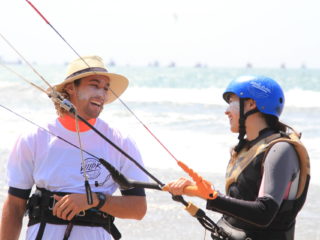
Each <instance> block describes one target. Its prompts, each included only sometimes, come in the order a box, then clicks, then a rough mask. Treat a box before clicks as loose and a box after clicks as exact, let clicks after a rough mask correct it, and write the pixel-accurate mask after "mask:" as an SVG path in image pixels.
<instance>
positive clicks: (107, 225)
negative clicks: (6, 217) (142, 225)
mask: <svg viewBox="0 0 320 240" xmlns="http://www.w3.org/2000/svg"><path fill="white" fill-rule="evenodd" d="M54 194H55V195H58V196H64V195H67V194H70V193H65V192H51V191H48V190H46V189H44V188H38V187H37V190H36V191H35V193H34V194H33V195H32V196H31V197H30V198H29V200H28V202H27V212H26V214H28V216H29V222H28V227H29V226H32V225H34V224H37V223H40V227H39V231H38V233H37V236H36V240H41V239H42V236H43V233H44V230H45V227H46V224H47V223H50V224H57V225H66V226H67V228H66V231H65V233H64V237H63V240H67V239H68V238H69V236H70V233H71V231H72V228H73V226H74V225H78V226H89V227H102V228H104V229H105V230H106V231H107V232H108V233H109V234H111V235H112V237H113V238H114V239H115V240H118V239H120V238H121V233H120V232H119V230H118V229H117V227H116V226H115V225H114V223H113V222H114V217H113V216H111V215H109V214H107V213H105V212H101V211H98V210H95V209H88V210H86V211H82V212H80V213H79V214H78V215H76V216H75V217H74V218H73V219H72V220H71V221H68V220H63V219H61V218H58V217H56V216H53V215H52V209H53V207H54V205H55V203H56V202H55V199H54V198H53V195H54Z"/></svg>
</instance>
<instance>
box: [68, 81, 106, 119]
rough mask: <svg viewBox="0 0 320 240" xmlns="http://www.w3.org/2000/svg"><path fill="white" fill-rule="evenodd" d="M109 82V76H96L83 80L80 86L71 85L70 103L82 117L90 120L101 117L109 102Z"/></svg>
mask: <svg viewBox="0 0 320 240" xmlns="http://www.w3.org/2000/svg"><path fill="white" fill-rule="evenodd" d="M109 82H110V79H109V78H108V77H107V76H101V75H94V76H88V77H84V78H82V79H81V80H80V84H79V85H78V86H74V85H73V84H71V86H70V87H71V88H72V90H71V91H70V92H69V94H70V101H71V102H72V103H73V104H74V105H75V107H76V108H77V111H78V114H79V115H80V116H81V117H83V118H84V119H86V120H90V119H92V118H97V117H98V116H99V114H100V113H101V111H102V109H103V104H104V102H105V101H106V100H107V96H108V95H107V93H108V89H109Z"/></svg>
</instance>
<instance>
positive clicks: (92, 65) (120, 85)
mask: <svg viewBox="0 0 320 240" xmlns="http://www.w3.org/2000/svg"><path fill="white" fill-rule="evenodd" d="M66 75H67V77H66V79H65V80H64V81H63V82H62V83H60V84H57V85H55V86H54V88H55V90H56V91H58V92H62V90H63V88H64V86H65V85H66V84H67V83H71V82H73V81H75V80H77V79H80V78H84V77H88V76H91V75H102V76H107V77H109V79H110V90H111V91H110V92H109V93H110V94H109V95H108V98H107V100H106V101H105V103H104V104H107V103H111V102H113V101H114V100H115V99H117V97H119V96H120V95H121V94H122V93H123V92H124V91H125V90H126V88H127V87H128V83H129V81H128V79H127V78H126V77H124V76H122V75H119V74H115V73H109V72H108V71H107V69H106V67H105V65H104V63H103V60H102V58H100V57H98V56H85V57H82V58H78V59H76V60H74V61H72V62H71V63H70V64H69V66H68V68H67V74H66ZM113 93H114V94H113Z"/></svg>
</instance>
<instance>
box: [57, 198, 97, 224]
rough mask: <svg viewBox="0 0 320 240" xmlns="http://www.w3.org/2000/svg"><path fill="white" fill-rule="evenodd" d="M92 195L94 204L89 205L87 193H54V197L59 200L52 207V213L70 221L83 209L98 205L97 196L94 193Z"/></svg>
mask: <svg viewBox="0 0 320 240" xmlns="http://www.w3.org/2000/svg"><path fill="white" fill-rule="evenodd" d="M92 197H93V204H92V205H89V204H88V202H87V196H86V194H80V193H74V194H69V195H65V196H63V197H61V196H58V195H54V199H55V200H56V201H57V202H56V204H55V205H54V207H53V209H52V214H53V215H54V216H57V217H58V218H61V219H63V220H68V221H70V220H71V219H72V218H73V217H74V216H75V215H77V214H79V213H80V212H81V211H85V210H87V209H89V208H92V207H95V206H97V205H98V199H97V196H96V195H95V194H92Z"/></svg>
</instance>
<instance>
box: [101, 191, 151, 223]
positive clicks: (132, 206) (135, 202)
mask: <svg viewBox="0 0 320 240" xmlns="http://www.w3.org/2000/svg"><path fill="white" fill-rule="evenodd" d="M100 211H103V212H106V213H108V214H110V215H112V216H114V217H118V218H129V219H137V220H141V219H142V218H143V217H144V215H145V214H146V212H147V201H146V197H145V196H107V201H106V203H105V204H104V205H103V206H102V207H101V208H100Z"/></svg>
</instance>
